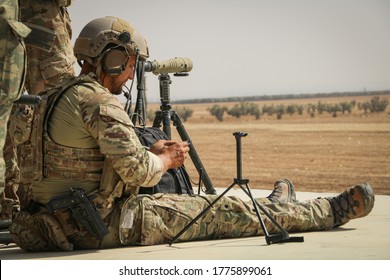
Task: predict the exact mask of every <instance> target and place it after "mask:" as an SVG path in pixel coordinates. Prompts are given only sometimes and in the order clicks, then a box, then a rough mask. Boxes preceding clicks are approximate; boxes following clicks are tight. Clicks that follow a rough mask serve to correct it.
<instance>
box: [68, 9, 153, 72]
mask: <svg viewBox="0 0 390 280" xmlns="http://www.w3.org/2000/svg"><path fill="white" fill-rule="evenodd" d="M109 46H121V47H123V48H124V49H125V50H126V51H127V52H129V53H130V54H137V53H138V54H139V59H141V60H146V59H147V58H148V57H149V49H148V44H147V42H146V40H145V38H144V37H143V36H142V35H141V34H140V33H139V32H138V31H137V30H135V29H134V28H133V27H132V26H131V25H130V24H129V23H128V22H127V21H125V20H123V19H120V18H117V17H111V16H107V17H102V18H97V19H94V20H92V21H91V22H89V23H88V24H87V25H86V26H85V27H84V28H83V29H82V30H81V32H80V35H79V37H78V38H77V39H76V42H75V45H74V54H75V56H76V58H77V61H79V62H80V61H83V60H84V61H87V62H88V63H90V64H91V65H94V66H98V64H99V63H100V61H101V59H102V55H103V54H104V52H105V50H106V49H107V47H109Z"/></svg>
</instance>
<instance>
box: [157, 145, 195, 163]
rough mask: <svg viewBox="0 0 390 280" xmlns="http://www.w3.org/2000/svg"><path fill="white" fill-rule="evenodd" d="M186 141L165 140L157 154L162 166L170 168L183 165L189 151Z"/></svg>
mask: <svg viewBox="0 0 390 280" xmlns="http://www.w3.org/2000/svg"><path fill="white" fill-rule="evenodd" d="M188 145H189V143H188V142H178V141H165V142H164V145H163V146H162V148H161V150H160V154H158V156H159V157H160V159H161V160H162V162H163V165H164V168H166V169H171V168H177V167H179V166H181V165H183V163H184V161H185V159H186V158H187V157H188V152H189V151H190V148H189V146H188Z"/></svg>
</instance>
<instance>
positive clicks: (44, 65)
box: [20, 0, 76, 95]
mask: <svg viewBox="0 0 390 280" xmlns="http://www.w3.org/2000/svg"><path fill="white" fill-rule="evenodd" d="M70 4H71V0H30V1H21V6H20V9H21V12H20V13H21V18H22V21H23V22H24V23H25V24H27V26H29V27H30V28H32V29H33V34H32V35H34V34H37V33H38V34H37V35H36V38H37V39H32V40H31V42H30V40H28V41H27V42H26V46H27V56H28V60H27V77H26V89H27V92H28V93H29V94H33V95H37V94H40V93H42V92H45V91H47V90H49V89H52V88H54V87H57V86H59V85H60V84H62V83H63V81H64V80H67V79H69V78H72V77H74V74H75V73H74V68H73V65H74V63H75V62H76V58H75V57H74V55H73V47H72V43H71V37H72V30H71V26H70V18H69V14H68V12H67V9H66V7H67V6H69V5H70ZM39 31H40V32H39ZM34 32H36V33H34ZM50 32H52V33H53V35H52V37H50ZM39 36H42V37H39ZM42 41H44V42H42Z"/></svg>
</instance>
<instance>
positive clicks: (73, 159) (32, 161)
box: [20, 76, 104, 181]
mask: <svg viewBox="0 0 390 280" xmlns="http://www.w3.org/2000/svg"><path fill="white" fill-rule="evenodd" d="M93 82H94V80H93V78H91V77H90V76H80V77H77V78H74V79H72V80H70V81H69V82H68V83H66V84H65V85H63V86H62V87H60V88H57V89H55V90H50V91H48V92H47V93H45V94H43V95H42V96H41V98H42V99H41V103H40V104H39V105H38V107H37V108H35V110H34V116H33V123H32V130H31V135H30V140H29V141H27V142H26V143H24V144H22V145H21V148H20V155H21V157H20V170H21V174H22V176H23V177H24V178H28V179H29V181H41V180H42V179H44V178H58V179H62V180H91V181H100V179H101V174H102V169H103V164H104V156H103V155H102V153H101V152H100V150H99V149H98V148H95V149H85V148H73V147H67V146H62V145H60V144H58V143H56V142H54V141H53V140H52V139H51V138H50V135H49V134H48V131H47V125H48V120H49V119H50V115H51V112H52V110H53V109H54V107H55V106H56V103H57V102H58V101H59V99H60V98H61V96H62V95H63V93H64V92H65V91H66V90H67V89H69V88H70V87H72V86H74V85H76V84H82V83H84V84H85V83H93Z"/></svg>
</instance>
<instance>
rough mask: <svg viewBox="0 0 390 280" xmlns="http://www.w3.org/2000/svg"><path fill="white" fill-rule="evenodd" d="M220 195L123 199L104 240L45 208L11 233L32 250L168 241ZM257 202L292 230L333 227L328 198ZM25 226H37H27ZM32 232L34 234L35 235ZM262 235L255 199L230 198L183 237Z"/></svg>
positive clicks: (269, 227)
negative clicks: (70, 225) (72, 226)
mask: <svg viewBox="0 0 390 280" xmlns="http://www.w3.org/2000/svg"><path fill="white" fill-rule="evenodd" d="M216 197H217V196H215V195H206V196H189V195H176V194H155V195H138V196H133V197H130V198H128V199H127V200H122V201H121V202H120V203H118V204H117V205H116V206H115V207H114V209H113V211H112V213H111V214H110V215H109V216H107V218H106V219H105V221H106V224H107V225H108V228H109V234H108V235H107V236H105V237H104V239H103V240H96V239H94V238H93V237H92V236H91V235H90V234H88V233H87V232H85V231H79V232H78V233H77V232H74V231H73V233H70V232H71V231H69V230H68V229H66V228H67V227H68V225H67V224H68V219H67V218H66V217H62V218H61V217H59V216H57V217H55V219H52V220H50V222H49V218H48V215H47V214H45V213H44V212H40V213H39V214H38V216H37V215H35V217H34V218H28V217H26V216H24V217H22V219H24V220H23V221H22V222H19V221H18V219H16V220H15V221H14V224H13V225H12V226H11V234H12V235H13V238H14V241H15V243H16V244H17V245H18V246H20V247H21V248H23V249H25V250H28V251H40V250H41V251H48V250H71V249H73V248H82V249H92V248H95V249H96V248H112V247H120V246H129V245H156V244H164V243H168V242H169V241H170V240H171V239H172V238H173V237H174V236H175V235H176V234H177V233H179V232H180V231H181V230H182V229H183V228H184V227H185V226H186V225H187V224H188V223H190V222H191V221H192V219H194V218H195V217H196V216H197V215H198V214H199V213H200V212H201V211H202V210H203V209H205V208H206V207H207V206H208V205H209V204H210V203H211V202H212V201H213V200H214V199H216ZM257 201H258V202H259V203H261V204H262V205H263V207H264V209H265V210H266V211H268V212H269V213H270V214H271V215H272V216H273V217H274V218H275V220H276V221H277V222H278V223H279V224H280V225H281V226H282V227H283V228H285V229H286V230H287V231H288V232H305V231H318V230H326V229H330V228H333V225H334V223H333V214H332V211H331V207H330V204H329V202H328V200H326V199H325V198H318V199H314V200H309V201H305V202H296V203H271V202H270V201H269V200H268V199H266V198H259V199H257ZM22 213H23V212H22ZM39 215H40V217H39ZM42 215H43V216H42ZM42 217H43V218H42ZM262 217H263V219H264V222H265V225H266V227H267V230H268V232H269V233H270V234H272V233H276V232H278V229H277V227H276V226H275V225H274V224H273V223H272V222H271V221H270V220H269V219H268V218H267V217H265V216H264V215H263V216H262ZM52 218H53V217H52ZM34 219H35V220H34ZM26 224H29V225H30V226H31V227H32V228H33V230H32V229H29V230H27V229H26V227H25V225H26ZM60 225H61V226H60ZM56 232H57V233H56ZM34 234H35V235H36V236H34V237H32V235H34ZM75 234H76V235H77V236H76V235H75ZM258 235H263V231H262V229H261V225H260V223H259V220H258V218H257V216H256V214H255V211H254V209H253V205H252V202H246V201H243V200H241V199H239V198H237V197H227V196H226V197H223V198H221V199H220V200H219V201H218V202H217V203H216V204H215V205H214V206H213V207H212V208H211V209H210V210H209V211H207V212H206V213H205V215H204V216H202V218H200V219H199V220H198V221H197V222H196V223H195V224H194V225H192V226H191V227H190V228H189V229H188V230H187V231H186V232H185V233H184V234H183V235H182V236H181V238H180V239H179V241H195V240H206V239H221V238H238V237H249V236H258ZM40 240H41V241H40Z"/></svg>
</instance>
